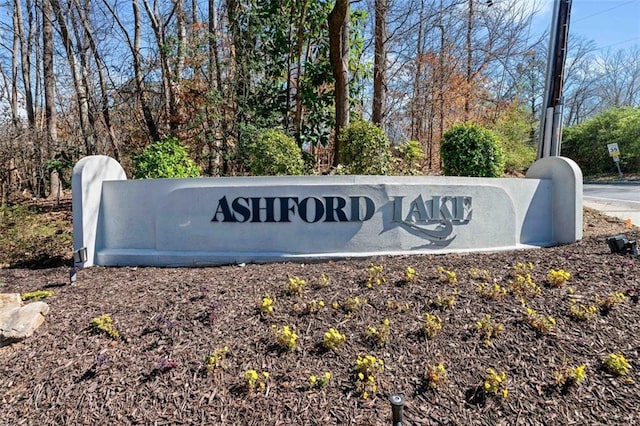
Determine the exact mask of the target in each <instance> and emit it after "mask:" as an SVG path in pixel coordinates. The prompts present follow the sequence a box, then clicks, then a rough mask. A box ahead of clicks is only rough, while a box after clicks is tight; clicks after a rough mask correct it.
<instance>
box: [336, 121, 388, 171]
mask: <svg viewBox="0 0 640 426" xmlns="http://www.w3.org/2000/svg"><path fill="white" fill-rule="evenodd" d="M340 141H341V142H342V147H341V150H340V153H339V159H340V163H341V164H342V165H343V166H344V167H345V168H346V170H348V172H349V174H355V175H390V174H393V172H394V168H393V156H392V155H391V148H390V144H389V139H388V138H387V135H385V133H384V132H383V131H382V129H380V128H379V127H378V126H376V125H374V124H372V123H369V122H367V121H362V120H359V121H355V122H353V123H352V124H351V125H349V126H348V127H346V128H345V129H344V130H343V131H342V133H341V134H340Z"/></svg>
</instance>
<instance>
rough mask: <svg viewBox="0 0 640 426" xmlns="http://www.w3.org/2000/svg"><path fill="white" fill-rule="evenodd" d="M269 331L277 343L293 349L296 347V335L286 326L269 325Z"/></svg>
mask: <svg viewBox="0 0 640 426" xmlns="http://www.w3.org/2000/svg"><path fill="white" fill-rule="evenodd" d="M271 332H272V333H273V335H274V336H275V338H276V342H277V343H278V345H279V346H280V347H282V348H284V349H288V350H290V351H293V350H295V349H296V341H297V340H298V335H297V334H296V333H295V332H294V331H293V330H292V329H291V328H290V327H289V326H288V325H285V326H284V327H282V328H279V327H278V326H277V325H273V326H271Z"/></svg>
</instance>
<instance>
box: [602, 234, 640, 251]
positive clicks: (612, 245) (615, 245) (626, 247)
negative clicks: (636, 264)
mask: <svg viewBox="0 0 640 426" xmlns="http://www.w3.org/2000/svg"><path fill="white" fill-rule="evenodd" d="M607 244H608V245H609V249H610V250H611V253H616V254H633V255H635V256H637V255H638V245H637V244H636V242H635V240H634V241H629V240H628V239H627V236H626V235H624V234H620V235H615V236H613V237H607Z"/></svg>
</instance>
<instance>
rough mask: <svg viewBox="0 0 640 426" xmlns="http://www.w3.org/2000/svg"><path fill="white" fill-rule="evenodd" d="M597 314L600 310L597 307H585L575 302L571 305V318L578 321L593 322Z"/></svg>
mask: <svg viewBox="0 0 640 426" xmlns="http://www.w3.org/2000/svg"><path fill="white" fill-rule="evenodd" d="M597 312H598V308H597V307H596V306H595V305H583V304H581V303H577V302H576V301H575V300H572V301H571V302H570V303H569V316H570V317H571V318H573V319H575V320H577V321H591V320H593V319H594V318H595V316H596V313H597Z"/></svg>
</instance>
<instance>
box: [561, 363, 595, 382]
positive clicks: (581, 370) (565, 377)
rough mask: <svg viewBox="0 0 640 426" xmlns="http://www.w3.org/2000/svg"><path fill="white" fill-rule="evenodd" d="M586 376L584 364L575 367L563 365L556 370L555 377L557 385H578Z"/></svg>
mask: <svg viewBox="0 0 640 426" xmlns="http://www.w3.org/2000/svg"><path fill="white" fill-rule="evenodd" d="M586 377H587V366H586V365H585V364H581V365H578V366H577V367H568V366H564V367H563V368H562V369H561V370H558V371H556V373H555V378H556V384H557V385H558V386H573V385H579V384H580V383H582V382H583V381H584V380H585V379H586Z"/></svg>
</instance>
